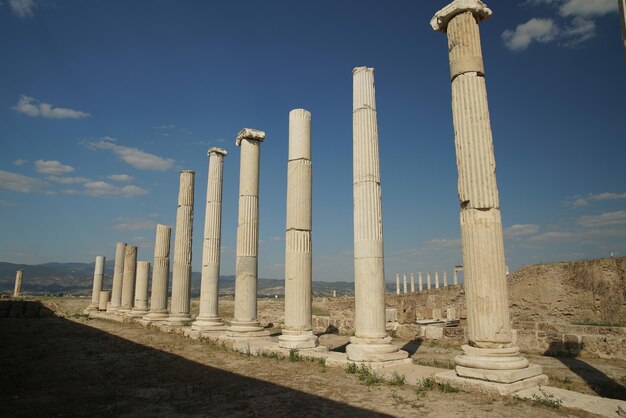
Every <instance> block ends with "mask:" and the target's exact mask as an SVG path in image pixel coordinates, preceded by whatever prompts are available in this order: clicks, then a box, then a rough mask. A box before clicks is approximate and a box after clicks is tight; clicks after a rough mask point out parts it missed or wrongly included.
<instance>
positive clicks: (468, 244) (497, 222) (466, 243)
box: [431, 0, 541, 383]
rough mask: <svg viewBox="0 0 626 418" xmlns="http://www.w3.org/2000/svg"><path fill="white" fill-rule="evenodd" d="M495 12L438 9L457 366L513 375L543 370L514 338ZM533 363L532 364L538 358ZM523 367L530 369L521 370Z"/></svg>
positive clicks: (471, 373)
mask: <svg viewBox="0 0 626 418" xmlns="http://www.w3.org/2000/svg"><path fill="white" fill-rule="evenodd" d="M490 16H491V10H490V9H489V8H487V7H486V6H485V4H484V3H482V2H481V1H479V0H469V1H468V0H464V1H460V0H456V1H454V2H452V3H451V4H450V5H448V6H446V7H445V8H444V9H442V10H440V11H439V12H437V13H436V14H435V16H434V17H433V19H432V20H431V25H432V27H433V29H434V30H437V31H441V32H444V33H447V35H448V51H449V59H450V76H451V80H452V113H453V124H454V133H455V147H456V160H457V166H458V174H459V177H458V194H459V200H460V203H461V214H460V223H461V246H462V252H463V270H464V277H465V298H466V304H467V323H468V340H469V345H466V346H463V352H464V354H463V355H461V356H459V357H457V358H456V359H455V361H456V363H457V367H456V371H457V374H458V375H460V376H464V377H472V378H478V379H483V380H493V381H498V382H501V383H511V382H513V381H516V380H521V379H525V378H528V377H532V376H535V375H538V374H541V367H539V366H537V367H538V369H537V367H535V368H529V367H528V361H527V360H526V359H524V358H522V357H520V356H519V355H518V354H519V350H518V349H517V347H515V346H514V345H513V343H512V335H511V323H510V319H509V303H508V294H507V283H506V273H505V263H504V245H503V238H502V222H501V219H500V211H499V201H498V189H497V185H496V176H495V158H494V153H493V141H492V133H491V125H490V120H489V108H488V103H487V89H486V84H485V77H484V74H485V71H484V67H483V59H482V51H481V45H480V33H479V29H478V22H480V21H482V20H485V19H487V18H489V17H490ZM533 367H534V366H533ZM520 369H525V370H524V371H521V370H520Z"/></svg>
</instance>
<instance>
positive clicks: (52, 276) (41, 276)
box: [0, 261, 354, 297]
mask: <svg viewBox="0 0 626 418" xmlns="http://www.w3.org/2000/svg"><path fill="white" fill-rule="evenodd" d="M113 265H114V263H113V261H108V262H107V263H106V265H105V271H104V289H110V288H111V283H112V280H113ZM18 269H24V278H23V282H22V290H23V292H24V293H26V294H37V295H43V294H52V295H59V294H63V295H67V294H71V295H90V294H91V288H92V286H93V270H94V264H93V263H45V264H37V265H28V264H13V263H5V262H0V292H10V293H12V292H13V286H14V285H15V272H16V271H17V270H18ZM170 286H171V273H170ZM333 290H335V291H337V296H343V295H349V296H352V295H354V283H351V282H316V281H313V292H314V293H315V295H317V296H332V294H333ZM257 292H258V295H259V296H262V297H273V296H274V295H278V296H284V294H285V281H284V280H277V279H261V278H260V279H259V281H258V291H257ZM234 293H235V276H221V277H220V294H222V295H233V294H234ZM191 294H192V297H197V296H199V295H200V273H198V272H193V273H192V275H191Z"/></svg>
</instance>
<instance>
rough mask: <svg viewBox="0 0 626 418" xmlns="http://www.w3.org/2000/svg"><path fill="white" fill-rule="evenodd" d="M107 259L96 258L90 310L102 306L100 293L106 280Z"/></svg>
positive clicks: (102, 257)
mask: <svg viewBox="0 0 626 418" xmlns="http://www.w3.org/2000/svg"><path fill="white" fill-rule="evenodd" d="M104 264H105V258H104V256H103V255H99V256H97V257H96V264H95V266H94V270H93V286H92V288H91V305H90V306H89V308H91V309H97V308H98V305H99V304H100V291H101V290H102V280H103V278H104Z"/></svg>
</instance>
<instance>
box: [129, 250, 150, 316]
mask: <svg viewBox="0 0 626 418" xmlns="http://www.w3.org/2000/svg"><path fill="white" fill-rule="evenodd" d="M149 277H150V262H148V261H138V262H137V279H136V280H135V305H134V306H133V311H132V314H133V315H135V316H143V315H144V314H145V313H147V312H148V278H149Z"/></svg>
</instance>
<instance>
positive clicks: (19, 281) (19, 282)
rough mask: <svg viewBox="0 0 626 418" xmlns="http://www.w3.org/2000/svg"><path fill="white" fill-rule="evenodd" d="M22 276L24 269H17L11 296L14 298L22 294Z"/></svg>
mask: <svg viewBox="0 0 626 418" xmlns="http://www.w3.org/2000/svg"><path fill="white" fill-rule="evenodd" d="M23 277H24V270H23V269H18V270H17V271H16V272H15V287H14V288H13V297H14V298H16V297H18V296H20V295H21V294H22V278H23Z"/></svg>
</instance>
